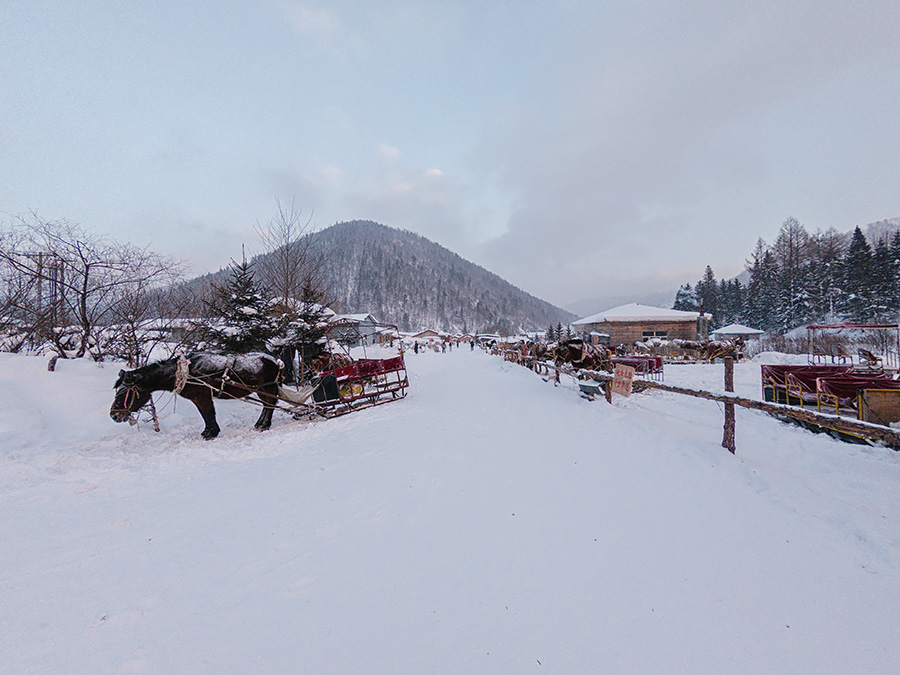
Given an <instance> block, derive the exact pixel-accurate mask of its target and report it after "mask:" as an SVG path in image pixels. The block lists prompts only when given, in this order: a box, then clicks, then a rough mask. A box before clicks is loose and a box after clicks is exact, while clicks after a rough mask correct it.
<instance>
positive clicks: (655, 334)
mask: <svg viewBox="0 0 900 675" xmlns="http://www.w3.org/2000/svg"><path fill="white" fill-rule="evenodd" d="M642 335H643V340H644V342H646V341H647V340H649V339H650V338H660V339H662V340H666V339H668V337H669V331H667V330H645V331H644V332H643V333H642Z"/></svg>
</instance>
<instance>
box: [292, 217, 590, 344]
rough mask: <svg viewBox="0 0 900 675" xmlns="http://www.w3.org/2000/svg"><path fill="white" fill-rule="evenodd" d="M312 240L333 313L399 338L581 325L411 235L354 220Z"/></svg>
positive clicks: (490, 275) (483, 270)
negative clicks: (378, 324)
mask: <svg viewBox="0 0 900 675" xmlns="http://www.w3.org/2000/svg"><path fill="white" fill-rule="evenodd" d="M310 236H313V237H315V240H316V245H317V247H318V249H319V251H320V252H321V254H322V255H323V257H324V259H325V261H326V264H325V265H324V278H323V281H324V284H325V287H326V289H327V292H328V295H329V297H330V299H331V301H332V307H334V308H335V309H338V310H341V311H348V312H371V313H372V314H373V315H374V316H375V317H376V318H378V319H379V320H381V321H385V322H387V323H394V324H397V325H398V326H400V328H401V330H413V329H418V328H429V327H430V328H436V329H438V330H444V331H487V330H497V329H499V328H503V329H505V330H507V331H510V332H518V331H519V330H527V329H532V330H533V329H537V330H540V329H544V328H546V327H547V326H548V325H550V324H551V323H552V324H554V325H555V324H557V323H559V322H561V323H563V324H566V323H568V322H570V321H572V320H573V319H575V318H576V317H575V316H574V315H573V314H571V313H569V312H566V311H565V310H562V309H560V308H558V307H554V306H553V305H551V304H550V303H548V302H545V301H543V300H540V299H538V298H536V297H534V296H532V295H529V294H528V293H526V292H525V291H522V290H520V289H518V288H516V287H515V286H513V285H512V284H510V283H508V282H506V281H504V280H503V279H501V278H500V277H499V276H497V275H496V274H493V273H492V272H488V271H487V270H486V269H484V268H482V267H479V266H478V265H475V264H473V263H471V262H469V261H468V260H465V259H463V258H461V257H460V256H458V255H457V254H455V253H453V252H452V251H449V250H447V249H446V248H444V247H443V246H440V245H439V244H436V243H434V242H433V241H430V240H428V239H426V238H425V237H422V236H419V235H417V234H414V233H412V232H407V231H404V230H398V229H395V228H391V227H386V226H384V225H380V224H378V223H374V222H371V221H364V220H355V221H350V222H345V223H338V224H336V225H333V226H331V227H329V228H327V229H325V230H322V231H321V232H316V233H314V234H312V235H310Z"/></svg>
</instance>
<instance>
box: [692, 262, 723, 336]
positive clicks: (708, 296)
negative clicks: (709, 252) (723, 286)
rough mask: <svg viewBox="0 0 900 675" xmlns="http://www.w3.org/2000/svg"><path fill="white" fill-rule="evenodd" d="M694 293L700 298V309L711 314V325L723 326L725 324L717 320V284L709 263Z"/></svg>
mask: <svg viewBox="0 0 900 675" xmlns="http://www.w3.org/2000/svg"><path fill="white" fill-rule="evenodd" d="M696 293H697V297H698V298H699V300H700V309H702V310H703V312H705V313H706V314H709V315H711V316H712V321H711V326H713V327H719V326H724V325H725V324H722V323H720V322H719V318H720V317H719V310H720V308H719V304H720V303H719V300H720V298H719V285H718V284H717V283H716V275H715V274H714V273H713V270H712V267H710V266H709V265H707V266H706V270H705V271H704V272H703V277H702V278H701V279H700V281H698V282H697V286H696Z"/></svg>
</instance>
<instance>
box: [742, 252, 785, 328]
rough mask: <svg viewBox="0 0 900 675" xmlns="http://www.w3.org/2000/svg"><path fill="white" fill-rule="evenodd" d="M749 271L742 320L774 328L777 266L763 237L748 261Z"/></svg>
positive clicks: (746, 322)
mask: <svg viewBox="0 0 900 675" xmlns="http://www.w3.org/2000/svg"><path fill="white" fill-rule="evenodd" d="M747 271H748V272H749V273H750V282H749V284H748V286H747V295H746V300H745V301H744V306H743V310H742V311H741V321H742V322H743V323H745V324H747V325H749V326H752V327H753V328H760V329H762V330H772V329H773V328H775V327H776V326H777V322H776V321H775V303H776V300H777V298H776V291H777V286H778V278H777V267H776V265H775V259H774V257H773V255H772V252H771V251H770V250H769V248H768V247H767V246H766V243H765V242H764V241H763V240H762V239H759V240H758V241H757V242H756V248H755V249H754V250H753V254H752V256H751V258H750V260H748V261H747Z"/></svg>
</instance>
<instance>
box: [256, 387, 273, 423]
mask: <svg viewBox="0 0 900 675" xmlns="http://www.w3.org/2000/svg"><path fill="white" fill-rule="evenodd" d="M276 392H277V390H276V391H258V392H256V397H257V398H258V399H259V400H260V401H262V404H263V409H262V412H261V413H260V414H259V419H258V420H256V428H257V429H259V430H260V431H265V430H266V429H268V428H269V427H271V426H272V414H273V413H274V412H275V404H276V403H277V402H278V396H277V393H276Z"/></svg>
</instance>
